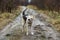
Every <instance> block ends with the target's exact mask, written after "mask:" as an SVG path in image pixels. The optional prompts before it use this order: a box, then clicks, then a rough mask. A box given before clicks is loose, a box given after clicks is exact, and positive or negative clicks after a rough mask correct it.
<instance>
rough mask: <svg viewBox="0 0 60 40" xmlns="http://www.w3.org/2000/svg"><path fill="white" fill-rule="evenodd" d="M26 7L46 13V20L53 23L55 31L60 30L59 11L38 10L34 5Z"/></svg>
mask: <svg viewBox="0 0 60 40" xmlns="http://www.w3.org/2000/svg"><path fill="white" fill-rule="evenodd" d="M27 7H28V8H31V9H34V10H36V11H38V12H39V13H43V14H46V15H47V16H48V17H50V18H49V19H47V21H48V22H49V23H51V24H53V25H54V28H56V30H57V31H59V32H60V13H59V12H56V11H48V10H38V9H37V7H36V6H32V5H29V6H27Z"/></svg>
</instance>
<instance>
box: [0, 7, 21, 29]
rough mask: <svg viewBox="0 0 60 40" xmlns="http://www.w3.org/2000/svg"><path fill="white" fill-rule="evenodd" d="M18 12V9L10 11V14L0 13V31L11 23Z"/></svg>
mask: <svg viewBox="0 0 60 40" xmlns="http://www.w3.org/2000/svg"><path fill="white" fill-rule="evenodd" d="M20 12H21V11H20V8H17V9H16V10H12V13H8V12H4V13H1V12H0V30H1V29H3V28H4V27H5V26H6V25H7V24H9V23H10V22H12V21H13V20H14V19H15V18H16V17H17V16H18V15H19V14H20Z"/></svg>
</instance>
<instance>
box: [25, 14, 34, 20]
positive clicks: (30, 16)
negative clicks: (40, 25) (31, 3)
mask: <svg viewBox="0 0 60 40" xmlns="http://www.w3.org/2000/svg"><path fill="white" fill-rule="evenodd" d="M26 17H27V20H28V21H32V20H33V19H34V16H33V15H28V16H26Z"/></svg>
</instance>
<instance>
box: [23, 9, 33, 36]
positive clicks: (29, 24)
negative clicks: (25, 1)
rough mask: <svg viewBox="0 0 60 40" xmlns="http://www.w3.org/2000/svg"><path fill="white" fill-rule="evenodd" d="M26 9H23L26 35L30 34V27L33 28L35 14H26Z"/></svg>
mask: <svg viewBox="0 0 60 40" xmlns="http://www.w3.org/2000/svg"><path fill="white" fill-rule="evenodd" d="M26 10H27V9H25V10H24V11H23V20H24V25H23V30H24V29H25V28H26V35H28V34H29V28H30V30H32V22H33V19H34V16H33V15H28V14H25V11H26ZM31 34H32V35H33V34H34V33H33V32H32V31H31Z"/></svg>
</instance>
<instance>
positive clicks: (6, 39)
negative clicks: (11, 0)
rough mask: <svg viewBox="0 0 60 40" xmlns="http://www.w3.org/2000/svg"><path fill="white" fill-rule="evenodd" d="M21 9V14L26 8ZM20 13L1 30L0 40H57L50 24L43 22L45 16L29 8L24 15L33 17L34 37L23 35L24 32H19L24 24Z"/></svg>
mask: <svg viewBox="0 0 60 40" xmlns="http://www.w3.org/2000/svg"><path fill="white" fill-rule="evenodd" d="M22 8H23V10H22V12H23V11H24V10H25V8H26V7H22ZM22 12H21V13H20V15H19V16H18V17H16V19H15V20H14V21H13V22H11V23H10V24H8V25H7V26H6V27H5V28H4V29H3V30H1V32H0V40H59V37H58V32H57V31H56V30H55V29H54V28H53V27H52V25H51V24H49V23H48V22H46V21H45V19H46V18H45V16H46V15H44V14H39V13H38V12H36V11H35V10H33V9H29V8H28V9H27V10H26V13H28V14H32V15H34V16H35V19H34V20H33V23H32V28H33V32H34V35H31V34H29V35H25V32H21V30H22V28H23V27H22V26H23V24H24V21H23V19H22ZM29 31H31V30H29ZM7 34H8V35H7Z"/></svg>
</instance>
